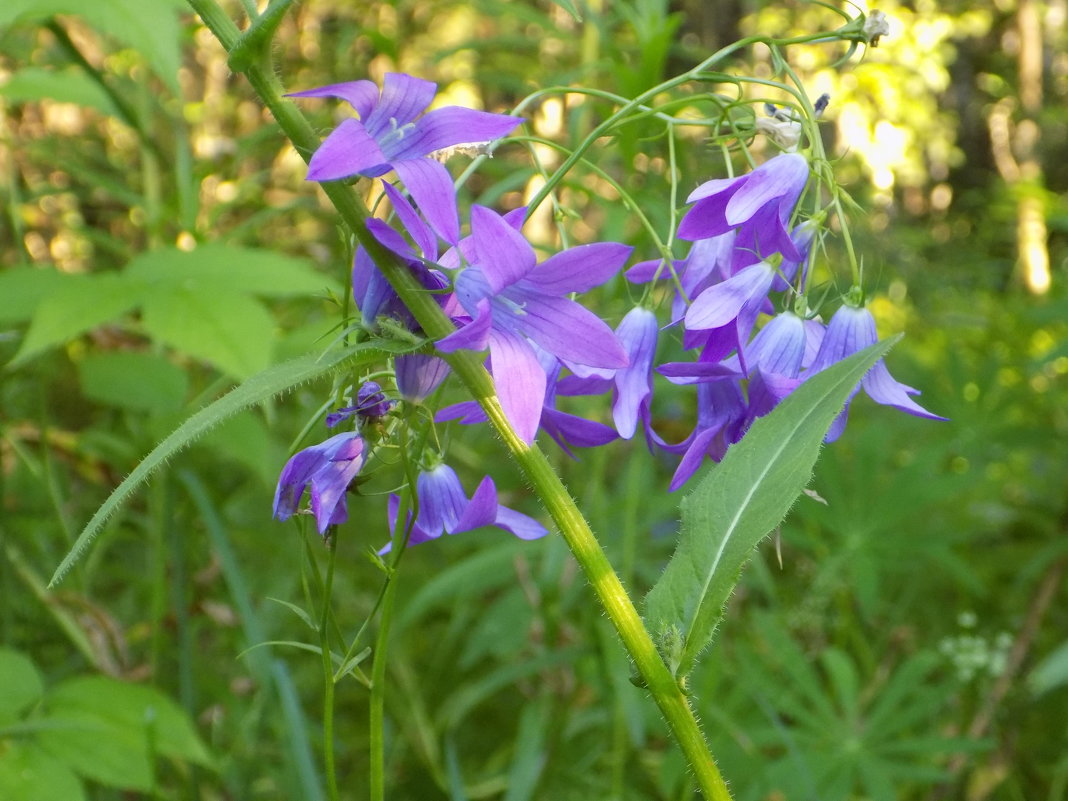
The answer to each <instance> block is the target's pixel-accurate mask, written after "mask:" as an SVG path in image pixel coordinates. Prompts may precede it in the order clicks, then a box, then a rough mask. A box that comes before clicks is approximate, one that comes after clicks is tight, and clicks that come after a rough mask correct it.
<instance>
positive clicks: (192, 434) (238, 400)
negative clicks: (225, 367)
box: [49, 340, 414, 586]
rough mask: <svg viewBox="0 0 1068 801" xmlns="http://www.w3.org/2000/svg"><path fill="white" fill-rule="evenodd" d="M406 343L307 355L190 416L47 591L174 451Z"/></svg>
mask: <svg viewBox="0 0 1068 801" xmlns="http://www.w3.org/2000/svg"><path fill="white" fill-rule="evenodd" d="M413 347H414V346H413V345H411V344H398V343H395V342H388V341H385V340H382V341H376V342H363V343H360V344H358V345H352V346H350V347H346V348H341V349H339V350H336V351H333V352H331V353H327V354H326V355H323V356H318V355H314V354H312V355H308V356H302V357H300V358H297V359H291V360H290V361H287V362H283V363H282V364H277V365H275V366H273V367H269V368H267V369H266V370H264V371H263V372H261V373H257V374H256V375H254V376H252V377H251V378H249V379H248V380H247V381H245V382H244V383H242V384H241V385H239V386H237V387H235V388H234V389H232V390H231V391H230V392H228V393H226V394H225V395H223V396H222V397H221V398H219V399H218V400H217V401H215V402H214V403H212V404H211V405H210V406H206V407H204V408H203V409H201V410H200V411H199V412H197V413H196V414H194V415H193V416H192V417H190V418H189V419H188V420H186V421H185V422H184V423H182V424H181V425H180V426H178V428H176V429H175V430H174V432H172V433H171V434H170V435H169V436H168V437H167V438H166V439H164V440H163V441H162V442H160V443H159V444H158V445H157V446H156V447H155V448H153V449H152V451H151V452H150V453H149V454H148V455H147V456H146V457H145V458H144V459H142V460H141V463H140V464H139V465H137V467H135V468H134V469H133V472H132V473H130V475H128V476H127V477H126V478H125V479H124V480H123V482H122V483H121V484H119V486H118V487H116V488H115V491H114V492H112V493H111V495H110V496H108V499H107V500H106V501H104V503H103V505H102V506H101V507H100V508H99V509H97V510H96V514H94V515H93V518H92V520H90V521H89V522H88V523H87V524H86V526H85V528H84V529H83V530H82V533H81V534H79V535H78V539H77V540H76V541H75V542H74V545H72V546H71V549H70V551H69V552H68V553H67V555H66V556H65V557H63V561H62V562H60V564H59V567H57V568H56V572H55V573H54V574H53V576H52V581H51V582H50V585H49V586H54V585H55V584H56V583H58V582H59V581H60V580H61V579H62V578H63V577H64V576H65V575H66V574H67V572H68V571H69V570H70V569H71V567H72V566H73V565H74V563H75V562H76V561H78V559H79V558H80V557H81V556H82V555H83V554H84V553H85V551H86V550H88V548H89V546H90V545H91V544H92V543H93V540H95V539H96V537H97V535H98V534H99V533H100V530H101V529H102V528H103V527H104V522H105V521H106V520H107V519H108V518H109V517H110V516H111V515H112V514H114V513H115V510H116V509H118V508H119V506H120V505H121V504H122V502H123V501H125V500H126V499H127V498H129V497H130V495H132V494H133V492H134V490H136V489H137V488H138V487H139V486H140V485H141V484H143V483H144V482H145V481H146V480H147V479H148V478H149V476H151V475H152V474H153V473H154V472H156V471H157V470H158V469H159V468H160V467H162V466H163V465H164V464H165V463H166V462H167V460H168V459H169V458H170V457H171V456H173V455H174V454H175V453H177V452H178V451H180V450H182V449H183V448H185V447H187V446H188V445H189V444H190V443H192V442H193V441H194V440H196V439H197V438H198V437H199V436H201V435H202V434H204V433H205V432H206V431H209V430H210V429H211V428H213V427H214V426H216V425H218V424H219V423H221V422H222V421H223V420H226V419H228V418H230V417H233V416H234V415H235V414H237V413H238V412H240V411H241V410H243V409H247V408H248V407H250V406H255V405H256V404H258V403H262V402H263V401H265V400H268V399H269V398H273V397H274V396H275V395H281V394H283V393H285V392H288V391H289V390H291V389H293V388H294V387H297V386H299V385H301V384H304V383H307V382H308V381H312V380H314V379H316V378H319V377H321V376H324V375H327V374H329V373H333V372H336V371H338V370H342V369H346V368H352V367H354V366H357V365H360V364H367V363H370V362H374V361H378V360H381V359H382V358H384V357H385V356H388V355H395V354H397V353H403V352H405V351H409V350H412V349H413Z"/></svg>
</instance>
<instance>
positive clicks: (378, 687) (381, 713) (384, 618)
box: [370, 577, 397, 801]
mask: <svg viewBox="0 0 1068 801" xmlns="http://www.w3.org/2000/svg"><path fill="white" fill-rule="evenodd" d="M396 596H397V580H396V577H391V579H390V581H389V582H388V583H387V584H386V591H385V594H384V597H383V598H382V609H381V615H380V617H379V619H378V634H377V636H376V637H375V648H374V664H373V665H372V667H371V699H370V707H371V710H370V711H371V714H370V720H371V724H370V725H371V771H370V772H371V777H370V785H371V801H384V799H385V797H386V737H385V722H386V650H387V646H388V645H389V632H390V629H391V628H392V624H393V601H394V599H395V598H396Z"/></svg>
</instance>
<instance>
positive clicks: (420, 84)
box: [290, 72, 522, 243]
mask: <svg viewBox="0 0 1068 801" xmlns="http://www.w3.org/2000/svg"><path fill="white" fill-rule="evenodd" d="M436 91H437V84H435V83H432V82H430V81H424V80H422V79H420V78H415V77H412V76H411V75H405V74H403V73H396V72H390V73H387V74H386V76H385V79H384V80H383V82H382V90H381V92H379V89H378V87H377V86H376V85H375V84H374V82H372V81H351V82H347V83H336V84H331V85H330V86H321V87H319V88H317V89H309V90H307V91H304V92H293V93H292V94H291V95H290V96H291V97H336V98H340V99H341V100H344V101H346V102H347V103H348V104H349V105H351V106H352V107H353V108H354V109H355V110H356V113H357V115H359V119H347V120H345V121H344V122H342V123H341V124H340V125H339V126H338V127H337V128H335V129H334V131H333V132H332V133H331V134H330V135H329V136H328V137H327V138H326V139H325V140H324V141H323V143H322V145H320V147H319V149H318V150H316V151H315V154H314V155H313V156H312V159H311V162H310V163H309V164H308V180H311V181H333V180H336V179H339V178H349V177H351V176H353V175H363V176H366V177H369V178H375V177H378V176H380V175H384V174H385V173H387V172H389V171H390V170H391V169H392V170H395V171H396V173H397V175H398V176H399V177H400V179H401V181H403V182H404V185H405V186H406V187H407V189H408V192H409V193H411V196H412V197H413V198H414V199H415V202H416V203H417V204H418V205H419V208H420V209H421V210H422V212H423V214H424V215H425V216H426V218H427V221H428V222H430V224H431V225H432V226H433V227H434V229H435V230H436V231H437V232H438V233H439V234H440V235H441V237H442V239H444V240H446V241H447V242H450V243H455V242H456V241H457V240H458V239H459V236H460V223H459V219H458V218H457V216H456V209H455V206H454V205H453V204H452V203H451V202H450V198H452V196H453V195H454V189H453V184H452V178H451V177H450V176H449V173H448V170H446V169H445V166H444V165H443V164H441V163H440V162H438V161H435V160H433V159H432V158H428V156H430V155H431V154H433V153H436V152H438V151H442V150H447V149H449V148H460V147H473V148H477V147H479V146H482V145H485V144H486V143H489V142H492V141H493V140H494V139H499V138H500V137H502V136H506V135H507V134H509V133H511V132H512V130H513V129H514V128H515V127H516V126H517V125H518V124H519V123H520V122H522V120H521V119H520V118H519V117H511V116H508V115H506V114H491V113H488V112H485V111H475V110H474V109H467V108H461V107H459V106H446V107H444V108H439V109H435V110H434V111H431V112H429V113H427V114H423V112H424V111H426V109H427V107H428V106H429V105H430V103H431V101H433V99H434V94H435V93H436ZM420 115H422V116H420Z"/></svg>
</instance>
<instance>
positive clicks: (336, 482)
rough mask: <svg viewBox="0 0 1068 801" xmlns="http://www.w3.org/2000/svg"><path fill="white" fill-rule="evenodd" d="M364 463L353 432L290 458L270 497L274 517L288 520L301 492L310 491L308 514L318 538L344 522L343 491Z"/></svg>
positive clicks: (363, 453) (360, 440)
mask: <svg viewBox="0 0 1068 801" xmlns="http://www.w3.org/2000/svg"><path fill="white" fill-rule="evenodd" d="M366 459H367V453H366V448H365V445H364V441H363V437H361V436H360V435H359V434H357V433H356V432H354V431H349V432H346V433H344V434H337V435H335V436H333V437H330V439H328V440H326V441H325V442H320V443H319V444H318V445H312V446H311V447H310V448H305V449H304V450H302V451H299V452H298V453H296V454H294V455H293V457H292V458H291V459H290V460H289V461H288V462H286V466H285V467H284V468H282V473H281V475H280V476H279V477H278V488H277V489H276V490H275V493H274V516H275V517H276V518H277V519H279V520H288V519H289V518H290V517H292V516H293V515H294V514H296V513H297V510H298V507H299V506H300V502H301V499H302V498H303V497H304V491H305V490H306V489H308V487H309V486H310V487H311V510H312V514H313V515H315V522H316V524H317V526H318V529H319V534H320V535H322V534H324V533H325V532H326V529H327V527H328V526H335V525H338V524H339V523H344V522H345V521H346V520H348V516H349V514H348V509H347V507H346V505H345V491H346V490H347V489H348V487H349V484H351V483H352V480H353V479H354V478H355V477H356V474H357V473H359V472H360V469H361V468H362V467H363V464H364V462H365V461H366Z"/></svg>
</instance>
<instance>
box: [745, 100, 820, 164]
mask: <svg viewBox="0 0 1068 801" xmlns="http://www.w3.org/2000/svg"><path fill="white" fill-rule="evenodd" d="M830 101H831V96H830V95H828V94H822V95H820V96H819V99H818V100H817V101H816V103H815V105H814V106H813V110H814V111H815V112H816V119H819V118H820V116H822V114H823V110H824V109H825V108H827V104H828V103H829V102H830ZM764 111H765V112H767V115H768V116H767V117H759V118H758V119H757V121H756V129H757V133H762V134H764V135H765V136H767V137H768V138H769V139H771V141H773V142H774V143H775V144H777V145H778V146H779V147H781V148H782V149H783V150H785V151H786V152H787V153H795V152H797V145H798V143H800V141H801V121H800V119H799V118H798V116H797V114H796V112H794V110H793V109H789V108H777V107H775V106H774V105H772V104H771V103H765V104H764Z"/></svg>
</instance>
